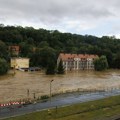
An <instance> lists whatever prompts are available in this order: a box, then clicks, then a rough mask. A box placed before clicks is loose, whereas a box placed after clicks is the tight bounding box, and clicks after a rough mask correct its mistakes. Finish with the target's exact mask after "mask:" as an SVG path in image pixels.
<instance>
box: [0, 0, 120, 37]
mask: <svg viewBox="0 0 120 120" xmlns="http://www.w3.org/2000/svg"><path fill="white" fill-rule="evenodd" d="M0 23H3V24H5V25H21V26H32V27H35V28H44V29H49V30H55V29H57V30H59V31H61V32H71V33H77V34H83V35H85V34H88V35H96V36H103V35H111V36H112V35H115V36H116V37H120V0H0Z"/></svg>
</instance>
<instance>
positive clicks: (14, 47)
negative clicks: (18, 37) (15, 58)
mask: <svg viewBox="0 0 120 120" xmlns="http://www.w3.org/2000/svg"><path fill="white" fill-rule="evenodd" d="M9 51H10V52H11V55H19V53H20V46H18V45H12V46H9Z"/></svg>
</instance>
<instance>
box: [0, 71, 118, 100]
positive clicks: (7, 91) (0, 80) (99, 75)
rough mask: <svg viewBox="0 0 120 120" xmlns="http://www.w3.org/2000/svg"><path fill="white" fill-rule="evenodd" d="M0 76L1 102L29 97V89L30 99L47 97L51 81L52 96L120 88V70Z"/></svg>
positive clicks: (19, 73)
mask: <svg viewBox="0 0 120 120" xmlns="http://www.w3.org/2000/svg"><path fill="white" fill-rule="evenodd" d="M11 72H13V71H10V73H9V74H8V75H5V76H0V102H6V101H10V100H18V99H23V98H26V97H27V95H28V94H27V90H28V89H29V93H30V95H29V96H30V97H31V98H33V96H34V94H33V93H35V96H36V97H38V96H41V95H46V94H48V95H49V93H50V81H51V80H54V81H53V82H52V83H51V85H52V87H51V88H52V94H55V93H61V92H65V91H72V90H73V91H75V90H77V89H83V90H84V89H96V90H97V89H98V90H100V89H113V88H118V89H119V88H120V70H108V71H105V72H95V71H76V72H67V73H66V74H65V75H48V76H47V75H45V74H44V73H42V72H21V71H16V74H15V75H12V74H11Z"/></svg>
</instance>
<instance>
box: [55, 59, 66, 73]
mask: <svg viewBox="0 0 120 120" xmlns="http://www.w3.org/2000/svg"><path fill="white" fill-rule="evenodd" d="M57 73H58V74H64V73H65V70H64V67H63V61H62V59H60V62H59V64H58V68H57Z"/></svg>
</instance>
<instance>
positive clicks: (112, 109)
mask: <svg viewBox="0 0 120 120" xmlns="http://www.w3.org/2000/svg"><path fill="white" fill-rule="evenodd" d="M50 111H51V114H50V112H48V111H47V110H44V111H40V112H35V113H31V114H27V115H23V116H19V117H15V118H9V119H5V120H104V119H106V118H110V117H111V116H114V115H120V96H114V97H110V98H106V99H102V100H96V101H91V102H87V103H79V104H75V105H71V106H66V107H60V108H58V109H57V110H56V109H51V110H50Z"/></svg>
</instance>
